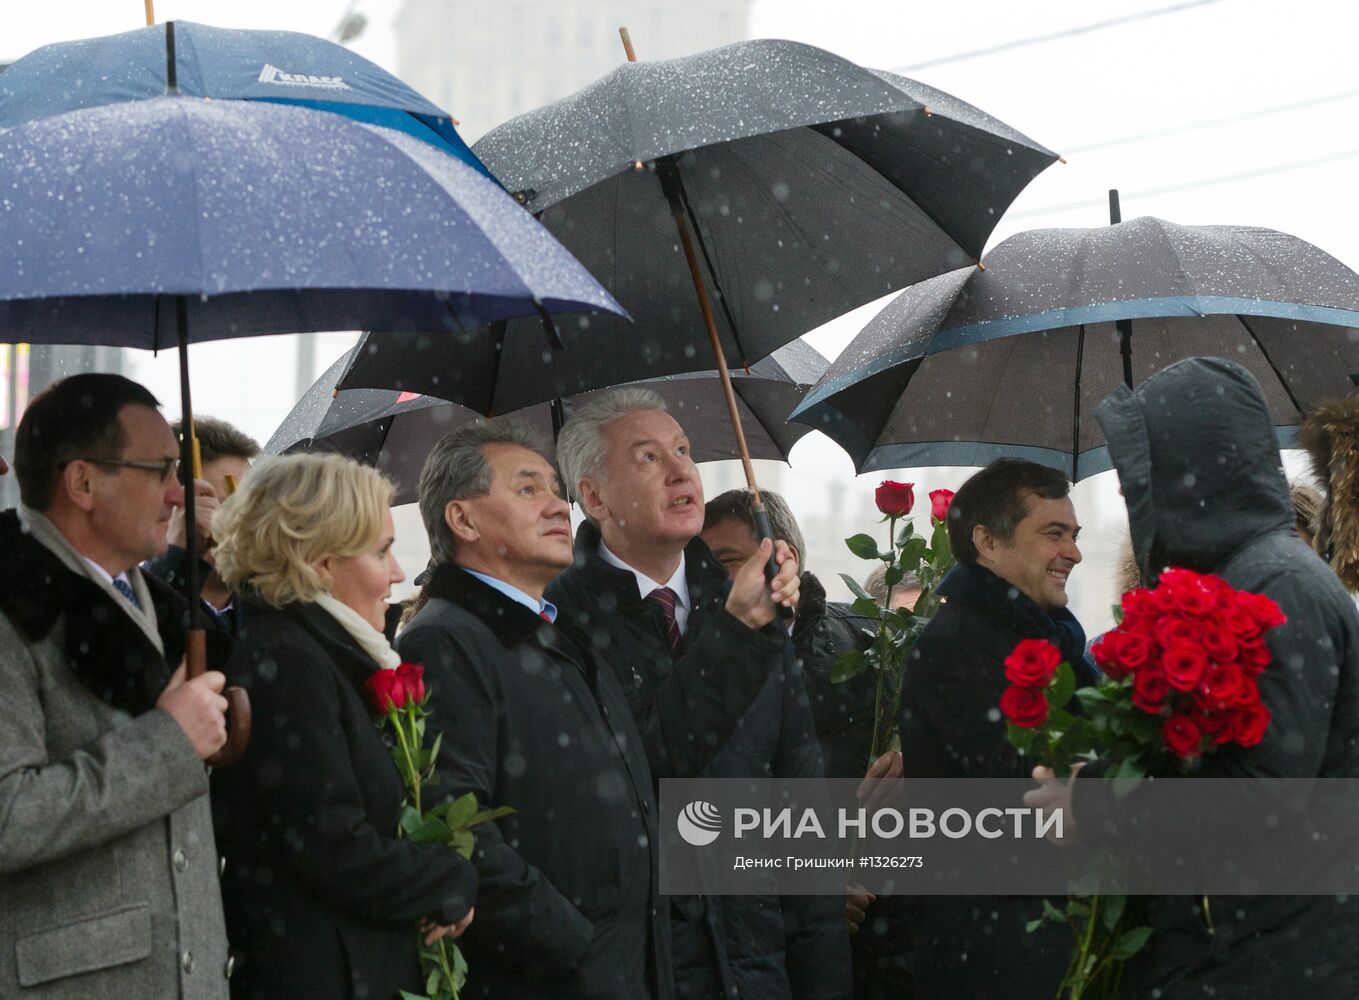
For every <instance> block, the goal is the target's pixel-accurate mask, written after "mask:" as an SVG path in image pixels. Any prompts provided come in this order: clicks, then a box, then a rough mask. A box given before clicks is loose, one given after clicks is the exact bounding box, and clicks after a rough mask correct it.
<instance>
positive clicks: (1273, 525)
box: [1073, 358, 1359, 1000]
mask: <svg viewBox="0 0 1359 1000" xmlns="http://www.w3.org/2000/svg"><path fill="white" fill-rule="evenodd" d="M1096 416H1097V417H1098V418H1099V421H1100V424H1101V426H1102V427H1103V428H1104V432H1105V436H1106V438H1107V439H1108V442H1109V454H1110V457H1111V458H1112V459H1113V462H1114V465H1115V467H1116V468H1117V469H1118V476H1119V481H1120V483H1121V484H1122V487H1123V492H1124V495H1125V498H1126V500H1127V504H1128V519H1129V525H1130V527H1131V529H1132V542H1133V550H1134V552H1135V553H1136V555H1137V560H1138V564H1139V566H1140V568H1141V571H1142V575H1143V578H1144V579H1148V580H1155V579H1156V578H1157V577H1158V575H1159V574H1160V571H1161V570H1162V569H1163V568H1165V567H1166V566H1183V567H1186V568H1188V569H1192V570H1196V571H1198V572H1204V573H1214V574H1216V575H1218V576H1221V577H1222V578H1223V579H1225V580H1226V581H1227V583H1229V584H1231V585H1232V586H1233V587H1235V588H1237V589H1238V590H1247V591H1251V592H1254V593H1263V594H1268V595H1269V596H1270V597H1272V598H1273V599H1274V600H1275V601H1276V602H1278V604H1279V607H1280V608H1281V609H1282V610H1283V613H1284V614H1285V615H1286V616H1287V617H1288V621H1287V623H1286V624H1284V625H1282V626H1281V627H1279V628H1276V629H1271V630H1270V631H1269V632H1268V633H1267V634H1266V642H1267V643H1268V645H1269V648H1270V651H1271V652H1272V653H1273V654H1274V662H1273V664H1272V665H1271V666H1270V667H1269V668H1267V669H1266V670H1265V671H1264V673H1263V674H1261V675H1260V678H1259V685H1260V697H1261V699H1262V701H1263V702H1264V703H1265V705H1267V706H1268V707H1269V709H1270V712H1271V713H1272V721H1271V722H1270V726H1269V729H1268V730H1267V731H1266V733H1265V737H1264V739H1263V740H1262V741H1261V742H1260V743H1259V744H1258V745H1257V746H1254V747H1249V748H1247V747H1238V746H1235V745H1224V746H1222V747H1219V748H1218V749H1216V750H1215V751H1214V752H1213V753H1211V754H1209V755H1207V756H1206V757H1205V758H1204V759H1203V762H1202V767H1201V769H1200V770H1199V771H1197V772H1196V773H1195V777H1234V778H1241V777H1259V778H1351V779H1352V778H1356V777H1359V613H1357V612H1356V610H1355V607H1354V604H1353V603H1352V600H1351V598H1350V596H1349V595H1348V594H1347V593H1346V591H1345V589H1344V587H1343V586H1342V584H1341V583H1340V581H1339V580H1338V579H1337V577H1336V575H1335V573H1333V572H1332V571H1331V569H1330V568H1329V567H1328V566H1327V565H1326V564H1325V563H1324V562H1323V561H1322V560H1321V559H1320V558H1318V557H1317V556H1316V555H1314V554H1313V553H1312V552H1311V550H1310V549H1308V548H1307V546H1306V544H1305V543H1304V542H1302V541H1301V540H1300V539H1299V538H1298V536H1297V534H1296V533H1295V531H1294V523H1295V519H1294V514H1293V509H1292V505H1291V504H1290V502H1289V497H1288V482H1287V480H1286V479H1285V478H1284V473H1283V462H1282V460H1281V458H1280V455H1279V449H1278V446H1277V444H1276V443H1275V436H1274V428H1273V426H1272V421H1271V420H1270V417H1269V411H1268V409H1267V408H1266V406H1265V402H1264V400H1263V398H1262V397H1261V395H1260V389H1259V387H1258V386H1257V385H1256V383H1255V380H1254V379H1253V378H1252V377H1251V376H1250V375H1249V374H1248V373H1247V372H1246V371H1245V370H1244V369H1243V368H1241V367H1240V366H1238V365H1236V364H1234V363H1232V362H1229V361H1223V360H1220V359H1217V358H1191V359H1189V360H1188V361H1182V362H1179V363H1178V364H1175V365H1172V366H1171V367H1169V368H1167V369H1165V370H1164V371H1162V372H1159V373H1158V374H1156V375H1154V376H1152V377H1151V378H1150V379H1148V380H1147V381H1146V382H1145V383H1143V384H1142V385H1141V386H1139V387H1138V389H1137V390H1136V391H1135V392H1129V391H1127V390H1126V389H1120V390H1118V391H1117V392H1115V393H1114V394H1113V395H1111V396H1110V397H1109V398H1108V399H1106V400H1105V401H1104V402H1103V403H1102V404H1101V405H1100V407H1099V408H1098V410H1097V411H1096ZM1082 780H1084V779H1082ZM1074 792H1075V798H1074V800H1073V801H1074V806H1075V814H1076V819H1077V821H1078V822H1079V821H1080V818H1081V795H1082V794H1083V792H1082V785H1081V781H1079V780H1078V781H1077V784H1076V786H1075V789H1074ZM1092 792H1093V790H1092V789H1091V788H1090V787H1089V786H1087V788H1086V790H1085V794H1087V795H1088V794H1092ZM1198 819H1199V820H1202V817H1199V818H1198ZM1148 906H1149V910H1150V914H1149V920H1148V923H1149V924H1150V925H1151V926H1152V927H1153V928H1155V933H1154V934H1153V935H1152V938H1151V942H1150V944H1149V945H1148V947H1147V948H1146V949H1145V950H1144V951H1143V952H1142V953H1141V954H1140V955H1138V956H1137V959H1136V960H1135V961H1134V964H1133V965H1131V966H1130V967H1129V970H1128V971H1129V975H1128V976H1127V977H1126V979H1125V986H1124V993H1123V995H1124V996H1125V997H1127V998H1128V1000H1141V998H1143V997H1153V996H1155V997H1160V998H1164V1000H1176V998H1182V997H1184V998H1188V997H1203V996H1219V997H1232V998H1233V1000H1238V998H1240V1000H1250V998H1257V997H1258V998H1261V1000H1264V998H1273V997H1282V996H1309V997H1318V998H1321V997H1328V998H1329V997H1354V996H1359V951H1357V950H1356V949H1355V945H1354V943H1355V941H1356V940H1359V898H1356V897H1353V896H1351V897H1349V898H1348V899H1344V900H1342V899H1338V898H1336V897H1332V896H1292V897H1222V898H1218V897H1210V900H1209V910H1210V913H1211V917H1212V921H1213V929H1212V930H1211V932H1210V930H1209V928H1208V925H1207V920H1206V918H1205V916H1204V914H1203V912H1202V907H1201V906H1200V905H1198V901H1196V900H1193V899H1189V898H1179V897H1153V898H1151V899H1149V900H1148Z"/></svg>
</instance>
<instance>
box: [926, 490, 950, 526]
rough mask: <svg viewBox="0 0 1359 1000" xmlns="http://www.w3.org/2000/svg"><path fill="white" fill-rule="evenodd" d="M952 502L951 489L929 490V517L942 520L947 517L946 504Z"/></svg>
mask: <svg viewBox="0 0 1359 1000" xmlns="http://www.w3.org/2000/svg"><path fill="white" fill-rule="evenodd" d="M951 503H953V490H930V517H932V518H933V519H934V520H936V521H942V520H944V519H945V518H947V517H948V505H949V504H951Z"/></svg>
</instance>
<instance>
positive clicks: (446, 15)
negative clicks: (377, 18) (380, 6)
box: [396, 0, 754, 142]
mask: <svg viewBox="0 0 1359 1000" xmlns="http://www.w3.org/2000/svg"><path fill="white" fill-rule="evenodd" d="M753 4H754V0H685V2H679V0H405V3H404V4H403V5H402V7H401V11H400V13H399V14H398V15H397V18H396V37H397V74H398V75H399V76H400V77H401V79H403V80H405V81H406V82H407V83H409V84H410V85H411V86H413V87H414V88H415V89H416V90H418V91H419V92H420V93H422V94H424V95H425V96H426V97H428V98H429V99H430V100H431V101H433V102H434V103H435V104H437V105H439V106H440V107H442V108H445V109H447V110H448V111H449V112H450V113H451V114H452V115H453V116H454V117H455V118H457V119H458V121H459V123H460V124H459V126H458V131H459V132H460V133H461V135H462V137H463V138H464V139H466V140H467V141H468V142H474V141H476V140H477V139H478V138H480V137H481V136H482V135H484V134H485V133H486V132H488V131H490V129H492V128H493V127H494V126H496V125H499V124H500V123H501V122H503V121H505V120H506V119H508V118H513V117H514V116H515V115H517V114H521V113H523V112H525V111H530V110H532V109H533V108H536V107H540V106H541V105H543V104H547V103H548V102H549V101H555V100H556V99H557V98H559V97H565V96H566V95H567V94H570V93H572V92H574V91H576V90H579V89H580V88H581V87H583V86H585V85H586V84H587V83H589V82H590V81H592V80H595V79H597V78H599V77H601V76H603V75H604V74H605V73H607V72H608V71H609V70H611V69H613V68H614V67H615V66H617V65H618V64H619V63H621V62H624V61H625V60H626V56H625V55H624V54H623V46H622V43H621V42H620V41H619V38H618V29H619V27H621V26H626V27H627V28H628V30H629V32H630V33H631V35H632V40H633V45H634V46H635V48H636V50H637V56H638V58H639V59H671V58H674V57H675V56H682V55H690V54H692V53H694V52H700V51H702V50H703V49H711V48H716V47H717V46H719V45H726V44H728V43H730V42H737V41H741V40H742V39H744V38H746V37H748V32H749V27H748V26H749V23H750V8H751V7H752V6H753Z"/></svg>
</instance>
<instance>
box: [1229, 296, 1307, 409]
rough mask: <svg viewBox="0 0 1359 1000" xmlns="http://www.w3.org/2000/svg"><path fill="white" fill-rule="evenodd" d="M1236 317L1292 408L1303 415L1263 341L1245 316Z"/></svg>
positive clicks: (1300, 405) (1299, 404)
mask: <svg viewBox="0 0 1359 1000" xmlns="http://www.w3.org/2000/svg"><path fill="white" fill-rule="evenodd" d="M1236 318H1237V319H1238V320H1240V321H1241V325H1242V326H1244V327H1245V328H1246V332H1247V333H1249V334H1250V339H1251V340H1253V341H1255V346H1256V347H1258V348H1260V353H1261V354H1262V355H1264V358H1265V363H1266V364H1268V365H1269V370H1270V371H1272V372H1273V373H1274V377H1275V378H1276V379H1278V380H1279V385H1281V386H1283V391H1284V392H1285V393H1287V395H1288V401H1289V402H1290V403H1292V404H1293V409H1295V410H1297V411H1298V416H1300V417H1301V416H1305V415H1306V413H1307V411H1306V410H1305V409H1303V406H1302V404H1301V403H1300V402H1298V397H1297V396H1295V395H1293V389H1292V387H1291V386H1289V384H1288V380H1287V379H1285V378H1284V377H1283V373H1282V372H1281V371H1279V366H1278V365H1276V364H1275V363H1274V359H1273V358H1271V357H1270V356H1269V351H1268V350H1267V349H1266V348H1265V345H1264V342H1263V341H1262V340H1261V339H1260V337H1259V335H1258V334H1256V332H1255V330H1254V329H1252V328H1251V325H1250V323H1248V322H1247V321H1246V317H1245V316H1237V317H1236Z"/></svg>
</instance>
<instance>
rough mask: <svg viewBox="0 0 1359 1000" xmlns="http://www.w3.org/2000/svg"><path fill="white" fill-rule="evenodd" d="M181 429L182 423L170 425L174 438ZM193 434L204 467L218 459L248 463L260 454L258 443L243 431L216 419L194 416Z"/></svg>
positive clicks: (176, 422)
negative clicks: (234, 459)
mask: <svg viewBox="0 0 1359 1000" xmlns="http://www.w3.org/2000/svg"><path fill="white" fill-rule="evenodd" d="M182 427H183V423H182V421H179V420H176V421H175V422H174V423H172V424H171V425H170V429H171V430H173V431H174V432H175V437H176V438H178V437H179V435H180V431H181V429H182ZM193 432H194V436H195V437H197V438H198V454H199V456H200V457H202V459H203V464H204V465H207V464H208V463H209V462H215V461H217V460H218V459H219V458H242V459H245V460H246V461H247V462H248V461H249V460H250V459H252V458H254V457H255V456H256V455H258V454H259V453H260V445H259V442H258V441H256V440H255V439H254V438H252V437H251V436H250V435H249V434H247V433H245V431H242V430H239V429H238V428H236V427H233V426H232V425H231V424H229V423H227V422H226V421H225V420H218V419H217V418H216V417H200V416H195V417H194V418H193Z"/></svg>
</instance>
